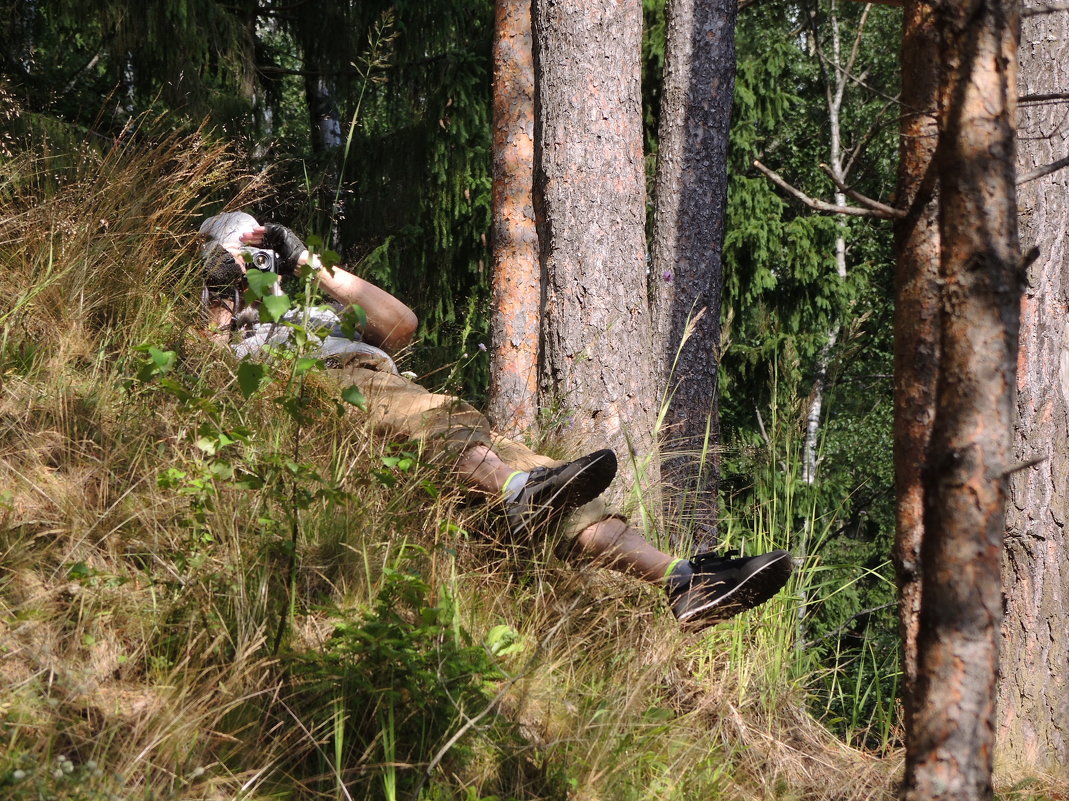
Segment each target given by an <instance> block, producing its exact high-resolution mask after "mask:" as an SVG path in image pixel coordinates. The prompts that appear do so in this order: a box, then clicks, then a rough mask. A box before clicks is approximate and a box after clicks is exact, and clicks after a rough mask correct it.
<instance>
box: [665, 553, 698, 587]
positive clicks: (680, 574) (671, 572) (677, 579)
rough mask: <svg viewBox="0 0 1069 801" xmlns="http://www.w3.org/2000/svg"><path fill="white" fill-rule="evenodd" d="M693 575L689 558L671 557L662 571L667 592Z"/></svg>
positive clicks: (684, 582)
mask: <svg viewBox="0 0 1069 801" xmlns="http://www.w3.org/2000/svg"><path fill="white" fill-rule="evenodd" d="M693 575H694V568H693V567H691V566H690V560H689V559H683V558H679V559H673V560H672V563H671V564H670V565H668V569H667V570H665V571H664V583H665V587H666V588H667V589H668V591H669V592H671V591H672V590H674V589H676V588H677V587H680V586H682V585H684V584H686V583H687V582H688V581H690V577H691V576H693Z"/></svg>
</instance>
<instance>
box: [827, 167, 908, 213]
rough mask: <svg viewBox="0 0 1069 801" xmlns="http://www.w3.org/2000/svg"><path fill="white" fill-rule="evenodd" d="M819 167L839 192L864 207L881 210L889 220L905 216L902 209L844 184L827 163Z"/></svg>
mask: <svg viewBox="0 0 1069 801" xmlns="http://www.w3.org/2000/svg"><path fill="white" fill-rule="evenodd" d="M820 169H822V170H824V172H825V173H827V175H828V177H829V178H831V180H832V183H834V184H835V186H836V187H837V188H838V190H839V191H840V192H842V193H843V194H844V195H846V196H847V197H848V198H850V199H851V200H856V201H857V202H858V203H860V204H861V205H862V206H864V207H865V208H867V209H872V210H873V211H879V212H882V213H883V214H885V215H886V216H887V219H889V220H890V219H894V218H896V217H905V216H906V213H905V212H904V211H901V210H900V209H896V208H894V207H893V206H888V205H887V204H886V203H881V202H880V201H878V200H873V199H872V198H870V197H867V196H866V195H863V194H861V193H860V192H858V191H855V190H853V189H851V188H850V187H849V186H847V185H846V184H844V183H843V182H842V181H840V180H839V179H838V178H837V177H836V175H835V171H834V170H832V168H831V167H829V166H828V165H827V164H821V165H820Z"/></svg>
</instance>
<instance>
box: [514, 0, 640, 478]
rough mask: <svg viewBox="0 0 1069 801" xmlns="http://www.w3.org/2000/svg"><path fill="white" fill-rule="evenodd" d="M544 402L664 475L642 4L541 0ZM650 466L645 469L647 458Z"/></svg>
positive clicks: (593, 438) (589, 436)
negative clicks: (651, 298) (660, 467)
mask: <svg viewBox="0 0 1069 801" xmlns="http://www.w3.org/2000/svg"><path fill="white" fill-rule="evenodd" d="M534 9H535V14H534V25H535V69H536V76H537V77H536V81H537V87H538V91H537V99H536V132H535V142H536V145H535V147H536V155H535V159H536V184H535V192H536V195H535V208H536V213H537V219H538V225H539V241H540V243H541V247H542V253H541V263H542V274H543V292H544V305H543V315H544V316H543V326H542V330H543V365H542V369H541V381H540V394H541V405H542V406H543V407H549V408H555V409H557V410H558V413H559V414H561V416H562V417H563V418H565V422H566V424H567V426H568V427H569V428H570V430H571V431H572V432H574V434H575V435H576V437H577V438H578V439H579V440H580V441H581V442H583V443H584V446H585V447H586V448H592V447H595V446H603V447H605V446H607V447H612V448H613V449H615V450H616V451H617V455H618V457H619V458H620V462H621V467H622V469H621V473H623V474H624V481H623V485H624V486H627V484H628V482H629V479H630V478H631V477H632V475H633V471H632V470H630V469H629V464H630V463H631V462H633V461H637V462H638V463H639V464H640V472H641V473H643V474H644V483H646V482H648V483H649V484H651V485H653V484H656V480H657V470H656V462H654V461H651V459H652V457H653V455H654V453H655V442H654V424H655V413H656V405H657V398H658V397H659V393H658V391H657V382H656V379H655V370H654V363H655V358H654V356H653V350H652V341H651V334H650V313H649V303H648V300H647V289H646V244H645V224H644V222H645V197H646V193H645V179H644V165H643V156H642V129H641V111H640V103H641V95H640V74H639V46H640V41H641V34H642V8H641V4H640V3H634V2H628V3H620V2H614V0H592V1H591V2H586V3H560V2H553V0H535V3H534ZM643 465H644V466H645V467H644V469H641V468H642V467H643Z"/></svg>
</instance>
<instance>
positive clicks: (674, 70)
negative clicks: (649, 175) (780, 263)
mask: <svg viewBox="0 0 1069 801" xmlns="http://www.w3.org/2000/svg"><path fill="white" fill-rule="evenodd" d="M737 8H738V3H737V2H736V0H671V1H670V2H669V3H668V35H667V43H666V46H665V68H664V94H663V97H662V100H661V111H660V119H661V121H660V129H659V131H658V138H659V150H658V155H657V177H656V190H655V191H656V208H655V211H654V219H653V241H652V254H651V255H652V265H653V267H652V270H651V271H650V282H649V283H650V303H651V307H652V312H653V329H654V340H655V351H654V352H655V356H656V359H657V367H658V368H659V370H660V376H659V380H658V384H659V385H661V386H664V387H666V388H667V393H668V407H667V413H666V415H665V419H664V423H663V428H664V437H663V438H664V443H665V450H664V454H663V455H664V458H663V460H662V462H661V471H662V479H663V480H664V481H665V483H666V486H667V487H668V490H667V492H666V493H665V495H664V497H665V501H666V504H665V507H664V508H665V512H666V514H665V517H666V522H670V523H672V524H673V525H674V527H675V528H677V529H678V530H679V531H680V532H686V533H687V534H689V535H691V536H693V538H694V540H695V541H696V542H697V544H698V545H699V546H701V545H713V544H715V542H716V515H717V507H718V504H717V480H718V476H719V454H718V452H717V449H718V446H719V444H720V426H719V411H718V407H717V394H718V387H717V371H718V369H719V365H720V297H721V292H722V289H723V271H722V265H721V250H722V246H723V241H724V213H725V209H726V207H727V154H728V127H729V122H730V118H731V103H732V95H733V91H734V87H735V14H736V11H737ZM685 333H686V336H685V335H684V334H685Z"/></svg>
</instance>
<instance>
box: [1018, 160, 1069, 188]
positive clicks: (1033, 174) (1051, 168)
mask: <svg viewBox="0 0 1069 801" xmlns="http://www.w3.org/2000/svg"><path fill="white" fill-rule="evenodd" d="M1063 167H1069V156H1066V157H1065V158H1063V159H1058V160H1057V161H1052V162H1051V163H1050V164H1044V165H1043V166H1042V167H1036V168H1035V169H1034V170H1029V171H1028V172H1026V173H1023V174H1022V175H1018V176H1017V186H1020V185H1021V184H1026V183H1028V182H1029V181H1034V180H1036V179H1037V178H1042V177H1043V176H1045V175H1050V174H1051V173H1052V172H1057V171H1058V170H1060V169H1062V168H1063Z"/></svg>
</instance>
